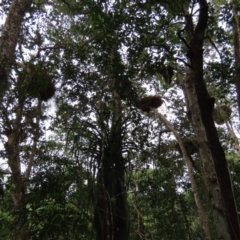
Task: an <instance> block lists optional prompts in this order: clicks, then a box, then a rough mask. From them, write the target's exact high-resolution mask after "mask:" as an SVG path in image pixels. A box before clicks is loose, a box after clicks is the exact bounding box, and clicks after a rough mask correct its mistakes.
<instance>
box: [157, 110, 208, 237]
mask: <svg viewBox="0 0 240 240" xmlns="http://www.w3.org/2000/svg"><path fill="white" fill-rule="evenodd" d="M153 111H154V112H155V114H156V115H157V116H158V117H159V119H160V120H161V121H163V122H164V124H165V125H166V126H167V127H168V129H169V130H170V131H171V132H172V133H173V135H174V136H175V138H176V140H177V141H178V144H179V147H180V149H181V152H182V155H183V159H184V161H185V163H186V166H187V168H188V175H189V178H190V182H191V186H192V190H193V195H194V200H195V203H196V206H197V211H198V215H199V218H200V222H201V226H202V228H203V232H204V235H205V238H204V239H205V240H210V239H211V235H210V231H209V225H208V220H207V214H206V212H205V211H204V209H203V206H202V202H201V199H200V194H199V191H198V187H197V184H196V181H195V178H194V171H193V166H192V162H191V160H190V157H189V154H188V152H187V150H186V148H185V146H184V143H183V141H182V138H181V136H180V135H179V133H178V132H177V131H176V130H175V128H174V127H173V125H172V124H171V123H170V122H169V121H168V120H167V119H166V118H165V117H164V116H163V115H162V114H161V113H159V112H158V111H157V110H156V109H153Z"/></svg>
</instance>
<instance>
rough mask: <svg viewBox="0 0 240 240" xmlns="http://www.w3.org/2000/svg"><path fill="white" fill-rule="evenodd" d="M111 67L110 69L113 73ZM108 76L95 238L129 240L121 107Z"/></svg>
mask: <svg viewBox="0 0 240 240" xmlns="http://www.w3.org/2000/svg"><path fill="white" fill-rule="evenodd" d="M115 54H118V53H117V52H115V51H114V50H113V51H112V54H111V55H112V56H110V57H111V58H115V57H116V55H115ZM113 68H114V64H112V68H110V69H112V70H113ZM112 72H115V71H114V70H113V71H112ZM110 76H111V74H110ZM111 77H112V78H110V80H109V87H110V89H111V90H112V99H113V104H112V109H111V111H112V115H113V117H112V125H111V131H110V133H109V135H108V136H105V137H104V139H103V141H102V154H101V160H100V161H101V162H100V168H99V173H98V201H97V204H96V207H95V225H96V239H97V240H103V239H106V240H128V214H127V194H126V186H125V174H124V172H125V171H124V169H125V161H124V158H123V157H122V106H121V99H120V96H119V93H118V92H117V88H116V86H117V81H118V80H117V76H111ZM119 80H121V79H119ZM102 117H103V118H104V117H105V116H102ZM103 135H105V134H103Z"/></svg>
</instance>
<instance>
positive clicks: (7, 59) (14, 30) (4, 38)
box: [0, 0, 32, 103]
mask: <svg viewBox="0 0 240 240" xmlns="http://www.w3.org/2000/svg"><path fill="white" fill-rule="evenodd" d="M31 2H32V0H13V1H12V4H11V7H10V9H9V12H8V15H7V19H6V22H5V24H4V26H3V30H2V35H1V38H0V49H1V51H0V103H1V102H2V98H3V95H4V93H5V91H6V89H7V85H8V75H9V73H10V67H11V65H12V64H13V63H14V61H15V56H14V54H15V48H16V45H17V41H18V37H19V33H20V28H21V25H22V22H23V18H24V15H25V13H26V11H27V10H28V8H29V6H30V4H31Z"/></svg>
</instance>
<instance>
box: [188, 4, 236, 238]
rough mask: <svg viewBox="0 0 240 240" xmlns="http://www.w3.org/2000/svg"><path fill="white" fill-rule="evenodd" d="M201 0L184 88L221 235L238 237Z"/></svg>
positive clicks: (223, 236) (206, 13)
mask: <svg viewBox="0 0 240 240" xmlns="http://www.w3.org/2000/svg"><path fill="white" fill-rule="evenodd" d="M198 3H199V19H198V23H197V25H196V28H195V30H194V32H193V34H192V35H190V36H191V37H192V40H191V42H190V44H189V46H190V49H189V54H188V56H189V58H190V60H191V68H189V70H188V74H187V79H186V83H185V87H184V90H185V94H186V96H187V99H188V103H189V110H190V115H191V121H192V124H193V129H194V131H195V134H196V138H197V140H198V143H199V150H200V157H201V160H202V162H203V167H204V171H205V174H206V178H207V180H206V181H207V184H209V185H208V188H209V192H210V193H212V195H211V196H210V197H211V198H212V199H214V200H213V201H212V208H213V211H214V212H215V214H216V216H215V218H214V219H215V226H216V229H217V232H218V237H219V239H232V240H233V239H234V240H237V239H240V230H239V221H238V215H237V209H236V204H235V199H234V194H233V190H232V184H231V179H230V175H229V170H228V165H227V160H226V157H225V154H224V151H223V148H222V146H221V144H220V141H219V137H218V133H217V130H216V127H215V125H214V121H213V118H212V111H213V107H214V99H212V98H211V97H210V96H209V94H208V91H207V88H206V85H205V82H204V79H203V41H204V37H205V29H206V27H207V20H208V4H207V2H206V0H199V1H198ZM212 163H214V168H215V171H214V169H213V168H212ZM215 173H216V175H217V179H215ZM218 185H219V190H220V195H219V194H218V192H219V190H218Z"/></svg>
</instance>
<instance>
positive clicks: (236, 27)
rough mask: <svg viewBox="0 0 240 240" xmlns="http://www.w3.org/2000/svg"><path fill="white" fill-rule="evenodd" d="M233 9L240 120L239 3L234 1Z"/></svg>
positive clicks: (236, 81)
mask: <svg viewBox="0 0 240 240" xmlns="http://www.w3.org/2000/svg"><path fill="white" fill-rule="evenodd" d="M232 9H233V41H234V46H233V47H234V58H235V83H236V88H237V102H238V113H239V118H240V25H239V20H238V17H239V16H238V10H237V1H236V0H233V1H232Z"/></svg>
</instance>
